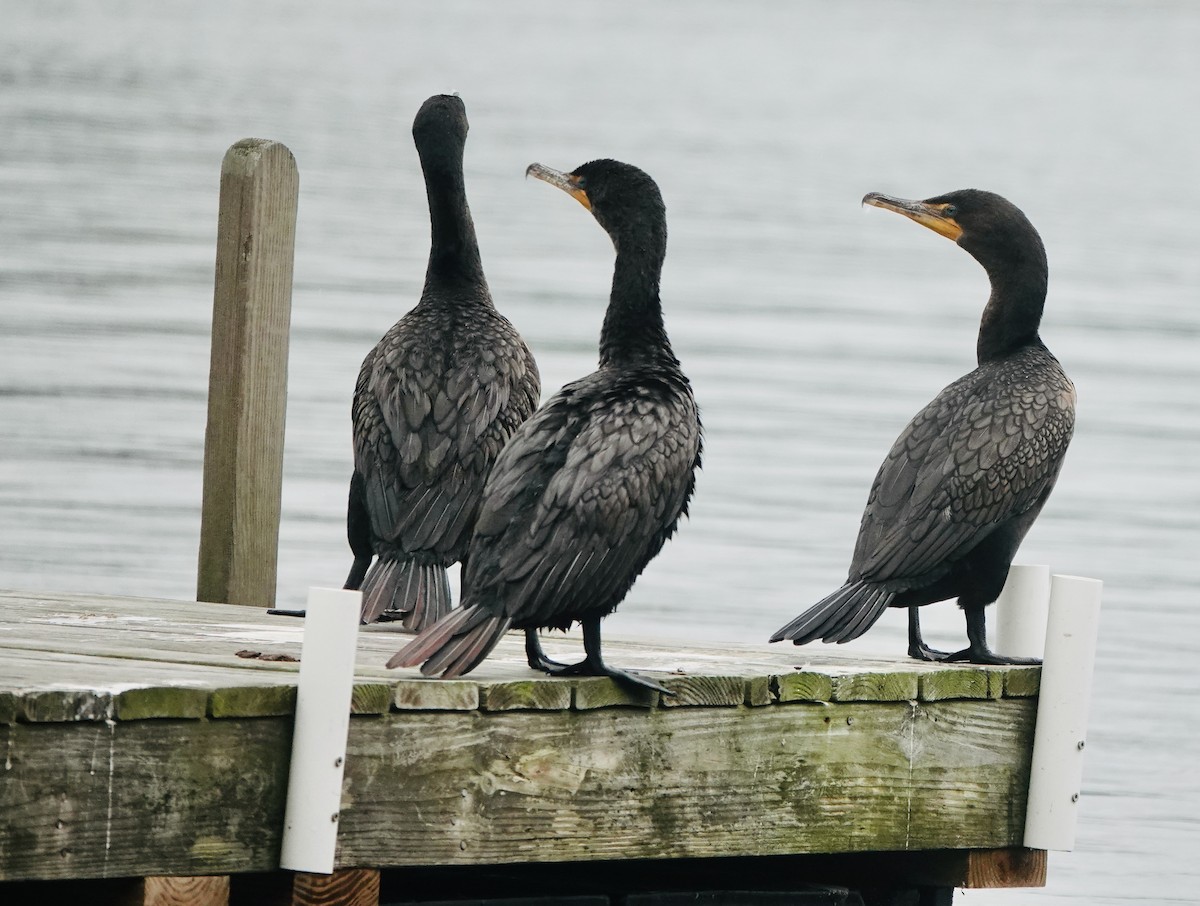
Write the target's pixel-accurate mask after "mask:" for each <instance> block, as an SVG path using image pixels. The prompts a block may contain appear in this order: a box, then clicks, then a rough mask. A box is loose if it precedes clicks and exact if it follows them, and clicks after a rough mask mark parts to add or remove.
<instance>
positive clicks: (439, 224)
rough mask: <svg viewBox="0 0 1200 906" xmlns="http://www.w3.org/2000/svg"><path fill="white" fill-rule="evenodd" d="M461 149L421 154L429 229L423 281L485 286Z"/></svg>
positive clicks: (459, 147) (460, 147)
mask: <svg viewBox="0 0 1200 906" xmlns="http://www.w3.org/2000/svg"><path fill="white" fill-rule="evenodd" d="M462 153H463V149H462V146H458V147H457V148H454V149H447V150H444V151H442V152H441V153H430V154H422V155H421V168H422V170H423V171H424V173H425V194H426V196H427V197H428V199H429V223H430V232H431V236H430V238H431V242H430V247H429V266H428V268H427V270H426V272H425V282H426V285H428V284H430V283H433V282H440V283H447V282H453V283H472V284H476V285H478V286H481V287H484V288H485V289H486V287H487V280H486V279H485V278H484V276H483V262H482V261H481V260H480V257H479V243H478V241H477V240H476V238H475V224H474V222H473V221H472V220H471V211H470V208H469V207H468V206H467V190H466V183H465V182H464V180H463V168H462Z"/></svg>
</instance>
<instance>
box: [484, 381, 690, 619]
mask: <svg viewBox="0 0 1200 906" xmlns="http://www.w3.org/2000/svg"><path fill="white" fill-rule="evenodd" d="M603 374H604V373H603V372H597V373H596V374H593V375H591V376H589V377H587V378H584V379H582V380H580V381H576V382H574V383H573V384H568V385H567V386H566V387H564V388H563V390H562V391H560V393H558V394H557V395H556V396H555V397H554V398H553V399H551V400H550V401H549V402H548V403H547V404H546V405H544V406H543V407H542V408H541V409H540V410H538V412H537V413H535V414H534V416H533V417H532V418H531V419H529V421H527V422H525V424H523V425H522V426H521V427H520V428H519V429H518V430H517V432H516V434H514V435H513V437H512V439H511V440H510V441H509V444H508V445H507V446H506V447H505V448H504V450H503V451H502V452H501V454H500V457H499V459H498V460H497V462H496V465H495V467H494V469H493V470H492V475H491V478H490V479H489V481H488V485H487V488H486V490H485V492H484V502H483V504H482V506H481V509H480V513H479V518H478V521H477V522H476V526H475V535H474V537H473V538H472V542H471V548H470V553H469V555H468V561H467V566H466V570H467V571H466V573H465V574H464V582H463V587H464V590H465V589H470V590H471V591H470V595H471V596H472V597H473V598H474V599H475V600H468V599H466V594H467V593H466V592H465V591H464V601H463V604H464V605H466V606H473V605H474V604H484V605H487V606H496V607H498V608H502V609H503V612H504V615H505V616H509V617H512V618H513V619H514V621H518V622H519V621H530V622H533V623H536V624H537V625H543V626H550V625H561V626H563V627H565V626H566V625H567V624H569V623H570V621H571V620H572V619H575V618H577V617H578V616H579V615H581V614H583V613H586V612H588V611H590V610H595V609H597V608H603V609H604V610H603V612H604V613H607V612H608V610H611V608H612V607H613V606H615V604H616V602H617V601H619V600H620V597H621V596H622V595H623V594H624V593H625V591H627V590H628V588H629V586H630V585H631V584H632V583H633V580H634V579H635V578H636V577H637V576H638V574H639V573H640V572H641V571H642V569H643V568H644V567H645V565H646V563H648V562H649V560H650V559H651V558H652V557H653V556H654V555H655V554H656V553H657V552H658V551H659V549H660V548H661V547H662V545H663V543H664V542H665V541H666V540H667V538H668V537H670V535H671V534H672V533H673V531H674V529H675V524H676V522H677V521H678V518H679V515H680V514H681V513H682V512H686V502H687V499H688V497H689V495H690V493H691V490H692V485H693V481H694V478H693V468H694V466H695V465H696V463H697V461H698V458H699V453H700V429H699V421H698V419H697V416H696V410H695V404H694V402H693V401H692V399H691V396H690V393H687V392H686V391H685V385H682V384H680V385H675V384H673V383H672V382H670V381H668V380H665V379H663V378H661V377H654V378H643V379H641V380H640V382H639V381H637V380H631V381H629V384H632V385H633V387H634V390H632V391H631V389H630V386H629V384H627V385H626V386H624V387H622V388H621V389H620V392H616V391H615V390H614V387H613V386H612V383H611V381H610V380H609V379H608V378H606V377H603ZM621 380H626V379H624V378H622V379H621ZM680 381H682V379H680Z"/></svg>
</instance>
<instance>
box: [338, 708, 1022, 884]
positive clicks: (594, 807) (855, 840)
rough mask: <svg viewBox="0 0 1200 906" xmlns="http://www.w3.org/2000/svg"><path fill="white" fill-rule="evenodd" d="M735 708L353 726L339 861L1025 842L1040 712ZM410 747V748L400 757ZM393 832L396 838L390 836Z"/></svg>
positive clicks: (457, 717)
mask: <svg viewBox="0 0 1200 906" xmlns="http://www.w3.org/2000/svg"><path fill="white" fill-rule="evenodd" d="M721 713H722V714H723V715H724V717H725V719H722V720H714V719H713V713H712V712H711V711H707V710H699V709H693V708H679V709H656V710H652V711H643V710H638V709H628V708H605V709H598V710H592V711H582V712H581V711H575V712H554V711H551V712H522V713H519V714H513V713H504V712H499V713H492V714H487V713H480V712H475V713H471V712H466V713H444V714H437V715H434V714H428V713H419V712H418V713H412V714H405V715H402V716H401V715H391V716H390V717H385V718H383V719H382V720H378V721H373V722H371V723H370V724H366V723H362V722H354V723H353V724H352V727H351V737H350V749H349V758H348V760H347V774H346V791H345V802H344V807H343V811H342V814H341V837H340V850H339V864H345V865H364V864H365V865H380V866H387V865H396V864H455V863H461V864H468V863H476V864H478V863H482V862H512V861H522V860H530V859H538V860H545V859H551V860H589V859H616V858H657V857H664V858H665V857H683V856H716V855H748V854H758V855H761V854H771V853H789V852H826V851H837V852H845V851H863V850H873V849H884V850H887V849H894V850H903V849H921V848H930V847H932V848H943V847H980V846H989V847H990V846H1007V845H1011V844H1013V843H1014V842H1016V841H1018V840H1019V839H1020V835H1021V832H1022V823H1023V809H1022V808H1021V807H1020V803H1022V802H1023V798H1022V793H1023V790H1024V785H1025V783H1026V778H1027V775H1028V769H1029V767H1028V751H1027V748H1028V744H1029V739H1030V734H1031V733H1032V727H1033V724H1032V718H1033V713H1034V709H1033V702H1027V701H1021V700H1008V701H1002V702H983V703H980V702H969V701H953V702H944V703H931V704H929V705H917V704H910V703H907V702H905V703H897V704H888V705H878V704H870V705H867V704H828V705H812V706H808V705H789V706H776V707H770V708H740V709H731V710H722V711H721ZM401 717H402V721H401V720H400V718H401ZM397 738H403V739H405V740H406V741H407V742H408V743H409V744H407V745H405V746H402V747H398V746H396V745H395V739H397ZM422 752H425V753H426V754H424V755H422ZM418 816H419V817H418ZM384 826H386V827H388V828H389V833H388V834H380V833H379V828H380V827H384ZM398 841H403V843H402V844H401V843H400V842H398Z"/></svg>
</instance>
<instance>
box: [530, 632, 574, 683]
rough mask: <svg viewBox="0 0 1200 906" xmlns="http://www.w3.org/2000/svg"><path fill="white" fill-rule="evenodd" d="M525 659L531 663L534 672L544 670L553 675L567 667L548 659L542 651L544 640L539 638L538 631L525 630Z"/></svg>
mask: <svg viewBox="0 0 1200 906" xmlns="http://www.w3.org/2000/svg"><path fill="white" fill-rule="evenodd" d="M525 659H526V660H527V661H529V666H530V667H532V668H533V669H534V670H544V671H545V672H546V673H551V674H552V673H554V672H555V671H556V670H562V669H564V668H565V667H566V666H567V665H566V664H563V663H560V662H558V661H552V660H550V658H548V657H546V652H545V651H543V650H542V640H541V639H540V638H539V637H538V631H537V630H536V629H526V630H525Z"/></svg>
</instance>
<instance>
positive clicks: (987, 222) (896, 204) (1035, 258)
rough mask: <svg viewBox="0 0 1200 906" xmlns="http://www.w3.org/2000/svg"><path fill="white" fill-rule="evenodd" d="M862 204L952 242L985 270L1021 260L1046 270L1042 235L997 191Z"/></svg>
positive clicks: (884, 198)
mask: <svg viewBox="0 0 1200 906" xmlns="http://www.w3.org/2000/svg"><path fill="white" fill-rule="evenodd" d="M863 204H869V205H872V206H874V207H877V208H885V209H887V210H889V211H895V212H896V213H898V214H903V215H904V216H905V217H908V218H909V219H911V220H915V221H916V222H917V223H919V224H921V226H924V227H928V228H929V229H931V230H933V231H934V232H935V233H940V234H941V235H943V236H945V237H946V238H948V239H953V240H954V241H955V242H957V243H958V245H959V246H961V247H962V248H963V249H964V250H966V251H967V252H969V253H970V254H971V255H972V256H974V257H975V259H976V260H978V261H979V262H980V263H981V264H982V265H983V266H984V267H985V268H987V269H988V270H989V272H990V271H991V269H992V266H993V265H1000V264H1002V265H1004V266H1012V265H1013V264H1014V263H1016V262H1020V261H1022V260H1026V261H1029V262H1030V263H1033V264H1038V263H1040V265H1041V266H1042V267H1043V268H1044V267H1045V261H1046V250H1045V248H1044V247H1043V246H1042V240H1041V237H1040V236H1038V232H1037V230H1035V229H1034V228H1033V224H1032V223H1030V222H1029V218H1028V217H1026V216H1025V214H1024V213H1022V211H1021V209H1020V208H1018V207H1017V206H1016V205H1015V204H1013V203H1012V202H1011V201H1009V200H1008V199H1006V198H1003V197H1001V196H999V195H997V194H996V193H995V192H985V191H983V190H982V189H960V190H958V191H957V192H947V193H946V194H945V195H938V196H936V197H934V198H927V199H925V200H924V201H910V200H908V199H906V198H895V197H893V196H891V195H882V194H880V193H878V192H871V193H869V194H868V195H865V196H864V197H863Z"/></svg>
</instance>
